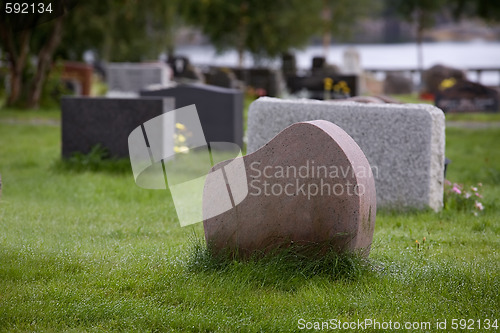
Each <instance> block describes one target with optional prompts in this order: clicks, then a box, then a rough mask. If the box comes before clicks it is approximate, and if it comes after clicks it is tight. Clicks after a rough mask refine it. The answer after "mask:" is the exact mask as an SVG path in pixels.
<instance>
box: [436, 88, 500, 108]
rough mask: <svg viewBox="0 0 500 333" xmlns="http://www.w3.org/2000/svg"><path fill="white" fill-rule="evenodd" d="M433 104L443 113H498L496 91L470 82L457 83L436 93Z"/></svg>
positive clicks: (499, 100) (499, 101)
mask: <svg viewBox="0 0 500 333" xmlns="http://www.w3.org/2000/svg"><path fill="white" fill-rule="evenodd" d="M435 104H436V106H437V107H438V108H440V109H441V110H443V111H444V112H450V113H455V112H481V111H490V112H498V111H499V108H500V96H499V93H498V91H496V90H494V89H491V88H488V87H486V86H483V85H482V84H479V83H474V82H470V81H458V82H457V83H455V84H454V85H453V86H452V87H450V88H448V89H445V90H442V91H439V92H438V93H436V100H435Z"/></svg>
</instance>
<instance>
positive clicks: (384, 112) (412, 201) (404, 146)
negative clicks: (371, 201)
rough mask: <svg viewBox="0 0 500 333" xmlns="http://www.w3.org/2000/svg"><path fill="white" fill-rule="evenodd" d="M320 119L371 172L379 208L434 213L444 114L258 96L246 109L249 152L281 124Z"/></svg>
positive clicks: (439, 197) (438, 202)
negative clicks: (343, 135) (357, 150)
mask: <svg viewBox="0 0 500 333" xmlns="http://www.w3.org/2000/svg"><path fill="white" fill-rule="evenodd" d="M315 119H324V120H328V121H331V122H332V123H334V124H336V125H338V126H340V127H341V128H342V129H344V130H345V131H346V132H347V133H348V134H349V135H350V136H351V137H352V138H353V139H354V141H356V143H357V144H358V145H359V146H360V147H361V149H362V150H363V152H364V153H365V155H366V157H367V159H368V161H369V162H370V165H371V166H372V168H373V173H374V176H375V184H376V186H377V203H378V206H379V207H387V208H390V209H404V208H418V209H420V208H425V207H431V208H432V209H434V210H440V209H441V207H442V205H443V181H444V179H443V174H444V128H445V125H444V114H443V112H442V111H441V110H439V109H438V108H436V107H434V106H431V105H424V104H364V103H356V102H325V101H313V100H281V99H275V98H268V97H263V98H260V99H258V100H257V101H255V102H253V103H252V104H251V105H250V109H249V113H248V131H247V136H248V146H247V152H248V153H251V152H254V151H256V150H257V149H259V148H260V147H262V146H263V145H264V144H265V143H266V142H268V141H269V140H270V139H271V138H273V137H274V136H275V135H276V134H278V133H279V132H280V131H281V130H283V129H284V128H286V127H287V126H289V125H291V124H293V123H296V122H299V121H309V120H315Z"/></svg>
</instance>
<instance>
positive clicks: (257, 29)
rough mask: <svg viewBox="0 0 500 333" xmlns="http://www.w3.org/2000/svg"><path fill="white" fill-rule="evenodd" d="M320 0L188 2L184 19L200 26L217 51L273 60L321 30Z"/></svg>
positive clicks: (208, 0)
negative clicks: (246, 52) (241, 52)
mask: <svg viewBox="0 0 500 333" xmlns="http://www.w3.org/2000/svg"><path fill="white" fill-rule="evenodd" d="M320 10H321V2H320V1H302V0H291V1H282V0H279V1H267V0H252V1H248V0H237V1H234V0H206V1H201V2H200V1H197V0H188V1H185V2H184V7H183V13H184V15H185V17H186V20H187V21H188V22H189V23H191V24H193V25H196V26H199V27H201V29H202V30H203V32H204V33H205V34H206V35H207V36H208V37H209V38H210V40H211V41H212V43H213V44H214V45H215V46H216V47H217V48H218V49H219V50H225V49H228V48H236V49H238V50H240V51H243V50H245V51H249V52H250V53H252V54H253V55H254V56H257V57H264V56H270V57H274V56H277V55H279V54H280V53H282V52H285V51H287V50H288V49H290V48H293V47H301V46H304V45H305V44H306V43H307V41H308V40H309V38H310V36H311V35H312V34H313V33H315V32H317V31H318V30H319V29H320V27H321V20H320Z"/></svg>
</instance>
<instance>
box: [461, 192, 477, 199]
mask: <svg viewBox="0 0 500 333" xmlns="http://www.w3.org/2000/svg"><path fill="white" fill-rule="evenodd" d="M476 194H477V193H476ZM464 197H465V199H469V198H470V193H469V192H465V194H464Z"/></svg>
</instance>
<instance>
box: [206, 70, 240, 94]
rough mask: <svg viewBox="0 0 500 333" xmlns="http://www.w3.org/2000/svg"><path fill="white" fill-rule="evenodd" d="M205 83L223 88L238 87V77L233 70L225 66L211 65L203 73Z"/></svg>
mask: <svg viewBox="0 0 500 333" xmlns="http://www.w3.org/2000/svg"><path fill="white" fill-rule="evenodd" d="M205 79H206V82H207V84H209V85H212V86H218V87H223V88H231V89H235V88H237V87H238V85H239V84H238V79H237V78H236V75H235V74H234V72H233V70H232V69H230V68H226V67H213V68H211V69H210V71H209V72H208V73H206V74H205Z"/></svg>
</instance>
